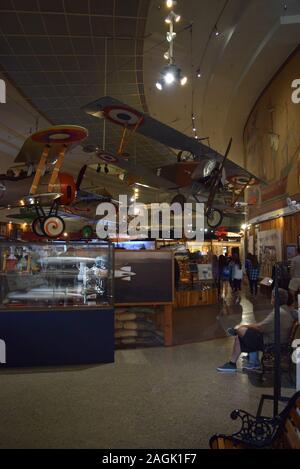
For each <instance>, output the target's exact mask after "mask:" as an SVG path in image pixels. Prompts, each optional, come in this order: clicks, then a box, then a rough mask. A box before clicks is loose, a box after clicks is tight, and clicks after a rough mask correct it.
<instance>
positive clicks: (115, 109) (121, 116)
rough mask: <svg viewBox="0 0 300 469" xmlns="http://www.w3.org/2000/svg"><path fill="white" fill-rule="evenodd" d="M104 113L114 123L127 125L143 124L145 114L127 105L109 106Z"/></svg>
mask: <svg viewBox="0 0 300 469" xmlns="http://www.w3.org/2000/svg"><path fill="white" fill-rule="evenodd" d="M103 114H104V117H106V119H108V120H110V121H111V122H113V123H114V124H118V125H123V126H127V127H134V126H136V125H141V124H142V123H143V122H144V116H143V114H141V113H140V112H138V111H136V110H135V109H130V108H127V107H125V106H107V107H106V108H104V109H103Z"/></svg>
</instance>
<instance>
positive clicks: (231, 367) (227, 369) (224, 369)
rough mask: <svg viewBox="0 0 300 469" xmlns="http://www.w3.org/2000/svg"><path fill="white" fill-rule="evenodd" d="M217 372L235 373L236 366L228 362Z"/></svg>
mask: <svg viewBox="0 0 300 469" xmlns="http://www.w3.org/2000/svg"><path fill="white" fill-rule="evenodd" d="M217 370H218V371H221V372H223V373H235V372H236V365H235V364H233V363H231V362H228V363H225V364H224V365H223V366H219V367H218V368H217Z"/></svg>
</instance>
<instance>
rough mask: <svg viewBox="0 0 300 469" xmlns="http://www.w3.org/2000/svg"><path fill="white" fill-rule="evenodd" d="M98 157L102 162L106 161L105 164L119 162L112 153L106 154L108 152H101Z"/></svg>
mask: <svg viewBox="0 0 300 469" xmlns="http://www.w3.org/2000/svg"><path fill="white" fill-rule="evenodd" d="M97 156H98V158H100V160H102V161H104V162H105V163H111V164H113V163H116V162H117V161H118V160H117V158H116V157H115V156H114V155H112V154H111V153H106V152H99V151H98V153H97Z"/></svg>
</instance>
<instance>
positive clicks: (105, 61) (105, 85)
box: [102, 37, 107, 151]
mask: <svg viewBox="0 0 300 469" xmlns="http://www.w3.org/2000/svg"><path fill="white" fill-rule="evenodd" d="M104 54H105V55H104V96H107V37H106V38H105V43H104ZM105 146H106V119H103V135H102V149H103V151H105Z"/></svg>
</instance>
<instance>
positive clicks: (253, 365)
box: [243, 362, 262, 372]
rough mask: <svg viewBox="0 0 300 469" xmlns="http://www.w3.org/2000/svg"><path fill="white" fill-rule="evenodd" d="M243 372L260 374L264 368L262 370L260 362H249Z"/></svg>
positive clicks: (244, 366) (244, 365)
mask: <svg viewBox="0 0 300 469" xmlns="http://www.w3.org/2000/svg"><path fill="white" fill-rule="evenodd" d="M243 370H248V371H256V372H260V371H262V368H261V364H260V362H258V363H251V362H248V363H245V364H243Z"/></svg>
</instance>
